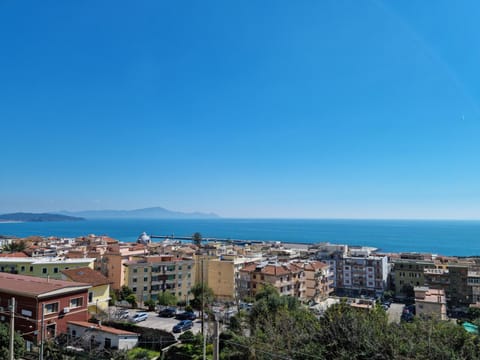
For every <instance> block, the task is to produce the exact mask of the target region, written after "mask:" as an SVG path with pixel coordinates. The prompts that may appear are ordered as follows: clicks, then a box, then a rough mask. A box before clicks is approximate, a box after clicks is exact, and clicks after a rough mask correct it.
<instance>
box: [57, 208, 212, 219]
mask: <svg viewBox="0 0 480 360" xmlns="http://www.w3.org/2000/svg"><path fill="white" fill-rule="evenodd" d="M58 213H59V214H63V215H68V216H80V217H82V218H86V219H215V218H219V216H218V215H217V214H214V213H201V212H191V213H185V212H180V211H171V210H168V209H165V208H162V207H159V206H158V207H150V208H145V209H135V210H86V211H59V212H58Z"/></svg>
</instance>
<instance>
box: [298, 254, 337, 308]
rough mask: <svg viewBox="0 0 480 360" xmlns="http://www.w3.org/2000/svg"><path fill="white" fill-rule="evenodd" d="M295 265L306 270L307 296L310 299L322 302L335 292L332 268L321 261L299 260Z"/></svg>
mask: <svg viewBox="0 0 480 360" xmlns="http://www.w3.org/2000/svg"><path fill="white" fill-rule="evenodd" d="M295 265H297V266H299V267H302V268H303V270H304V272H305V286H306V290H305V297H306V298H307V299H308V300H313V301H315V302H320V301H323V300H325V299H326V298H328V296H329V295H330V294H331V293H332V292H333V279H332V273H331V272H330V268H329V266H328V265H327V264H325V263H322V262H321V261H306V262H305V261H303V262H301V261H298V262H295Z"/></svg>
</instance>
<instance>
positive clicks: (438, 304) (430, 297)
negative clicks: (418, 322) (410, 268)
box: [414, 286, 447, 320]
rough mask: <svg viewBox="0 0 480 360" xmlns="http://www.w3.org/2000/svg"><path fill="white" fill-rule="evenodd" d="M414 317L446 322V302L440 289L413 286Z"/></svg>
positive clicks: (443, 292)
mask: <svg viewBox="0 0 480 360" xmlns="http://www.w3.org/2000/svg"><path fill="white" fill-rule="evenodd" d="M414 292H415V308H416V315H417V316H423V317H433V318H437V319H440V320H447V300H446V298H445V291H444V290H442V289H430V288H428V287H426V286H415V287H414Z"/></svg>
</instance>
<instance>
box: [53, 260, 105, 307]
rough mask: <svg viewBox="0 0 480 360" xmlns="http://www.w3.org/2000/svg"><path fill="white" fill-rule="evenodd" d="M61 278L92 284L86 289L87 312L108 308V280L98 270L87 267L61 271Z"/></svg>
mask: <svg viewBox="0 0 480 360" xmlns="http://www.w3.org/2000/svg"><path fill="white" fill-rule="evenodd" d="M62 280H70V281H76V282H82V283H87V284H90V285H92V287H91V288H90V289H89V290H88V312H89V313H90V314H98V313H99V312H102V311H103V312H105V311H107V310H108V301H109V300H110V282H109V280H108V279H107V278H106V277H105V276H103V275H102V274H101V273H100V272H98V271H95V270H92V269H90V268H89V267H83V268H77V269H68V270H63V271H62Z"/></svg>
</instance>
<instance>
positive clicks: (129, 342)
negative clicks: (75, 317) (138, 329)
mask: <svg viewBox="0 0 480 360" xmlns="http://www.w3.org/2000/svg"><path fill="white" fill-rule="evenodd" d="M67 333H68V335H69V336H70V341H71V343H74V344H78V345H80V346H85V345H86V344H88V345H90V344H92V343H93V344H95V346H97V347H98V348H99V349H104V348H105V349H116V350H117V349H118V350H128V349H132V348H134V347H135V346H136V345H137V343H138V337H139V335H138V334H137V333H134V332H131V331H126V330H120V329H116V328H113V327H109V326H104V325H102V323H101V322H100V323H98V324H93V323H91V322H87V321H69V322H68V329H67Z"/></svg>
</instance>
